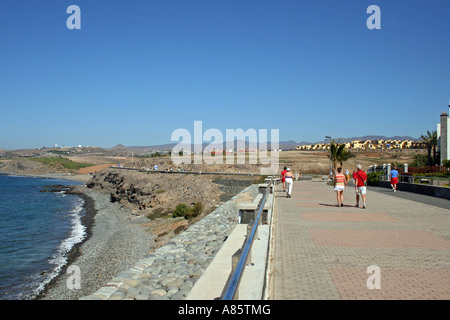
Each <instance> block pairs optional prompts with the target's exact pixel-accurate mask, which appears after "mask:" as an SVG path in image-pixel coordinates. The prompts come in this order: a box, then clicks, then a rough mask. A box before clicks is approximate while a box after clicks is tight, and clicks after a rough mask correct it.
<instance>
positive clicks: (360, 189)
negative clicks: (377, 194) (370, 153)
mask: <svg viewBox="0 0 450 320" xmlns="http://www.w3.org/2000/svg"><path fill="white" fill-rule="evenodd" d="M356 168H357V171H356V172H354V173H353V179H354V181H355V191H356V205H355V207H359V195H361V198H362V202H363V207H362V208H363V209H365V208H366V193H367V188H366V185H367V175H366V173H365V172H364V171H363V170H362V167H361V165H360V164H358V165H357V166H356Z"/></svg>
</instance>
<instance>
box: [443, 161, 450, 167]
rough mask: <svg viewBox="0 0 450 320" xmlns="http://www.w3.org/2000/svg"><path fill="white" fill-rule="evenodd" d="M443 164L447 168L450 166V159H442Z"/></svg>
mask: <svg viewBox="0 0 450 320" xmlns="http://www.w3.org/2000/svg"><path fill="white" fill-rule="evenodd" d="M442 165H443V166H444V167H446V168H450V160H447V159H444V160H442Z"/></svg>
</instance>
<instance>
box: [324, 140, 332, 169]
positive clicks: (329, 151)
mask: <svg viewBox="0 0 450 320" xmlns="http://www.w3.org/2000/svg"><path fill="white" fill-rule="evenodd" d="M325 139H330V147H329V148H328V157H329V158H330V171H329V172H330V173H329V175H328V176H329V177H330V178H331V137H329V136H325Z"/></svg>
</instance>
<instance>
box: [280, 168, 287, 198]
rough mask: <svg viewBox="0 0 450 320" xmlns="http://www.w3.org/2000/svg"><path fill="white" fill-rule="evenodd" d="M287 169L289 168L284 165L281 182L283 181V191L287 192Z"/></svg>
mask: <svg viewBox="0 0 450 320" xmlns="http://www.w3.org/2000/svg"><path fill="white" fill-rule="evenodd" d="M286 169H287V168H286V167H284V170H283V171H281V182H282V183H283V192H286V183H285V181H284V175H285V174H286V172H287V170H286Z"/></svg>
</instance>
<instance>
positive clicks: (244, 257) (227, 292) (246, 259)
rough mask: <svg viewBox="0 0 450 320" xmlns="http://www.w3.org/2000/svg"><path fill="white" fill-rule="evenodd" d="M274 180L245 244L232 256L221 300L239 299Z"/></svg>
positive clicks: (248, 231)
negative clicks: (243, 278)
mask: <svg viewBox="0 0 450 320" xmlns="http://www.w3.org/2000/svg"><path fill="white" fill-rule="evenodd" d="M272 183H273V179H271V180H270V181H269V183H268V184H267V187H266V190H265V192H264V195H263V197H262V198H261V200H260V202H259V204H258V207H257V210H255V218H254V219H253V222H252V223H251V224H248V226H247V237H246V239H245V242H244V244H243V246H242V248H240V249H239V250H237V251H236V252H235V253H234V254H233V256H232V270H231V273H230V276H229V278H228V280H227V283H226V285H225V287H224V289H223V291H222V294H221V296H220V299H221V300H234V299H238V295H239V294H238V292H239V284H240V282H241V279H242V275H243V273H244V269H245V267H246V266H247V265H248V264H251V263H252V258H251V256H252V253H251V250H252V246H253V242H254V240H255V238H256V237H257V232H258V226H259V225H260V223H261V221H262V216H263V211H264V206H265V204H266V200H267V198H268V197H269V194H271V193H272V192H271V191H272Z"/></svg>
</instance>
